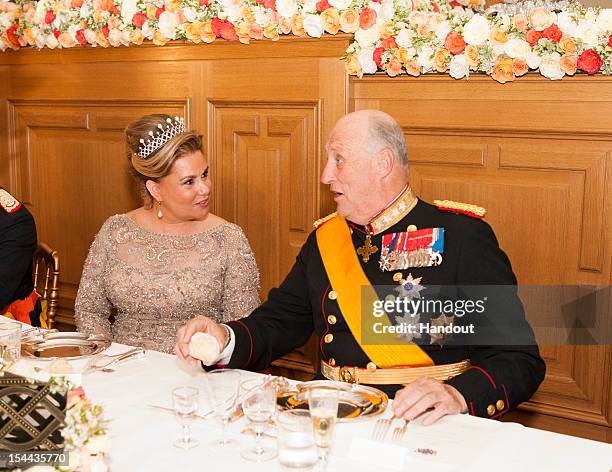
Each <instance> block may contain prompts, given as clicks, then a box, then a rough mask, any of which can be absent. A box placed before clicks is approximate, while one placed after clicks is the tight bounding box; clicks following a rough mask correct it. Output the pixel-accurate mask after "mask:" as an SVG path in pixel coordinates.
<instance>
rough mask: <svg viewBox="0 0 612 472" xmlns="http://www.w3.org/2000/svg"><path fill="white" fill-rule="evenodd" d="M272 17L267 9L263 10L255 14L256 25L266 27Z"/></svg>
mask: <svg viewBox="0 0 612 472" xmlns="http://www.w3.org/2000/svg"><path fill="white" fill-rule="evenodd" d="M270 19H271V15H270V12H269V11H268V10H266V9H263V8H262V9H261V10H258V11H256V12H255V23H257V24H258V25H259V26H266V25H267V24H268V23H270Z"/></svg>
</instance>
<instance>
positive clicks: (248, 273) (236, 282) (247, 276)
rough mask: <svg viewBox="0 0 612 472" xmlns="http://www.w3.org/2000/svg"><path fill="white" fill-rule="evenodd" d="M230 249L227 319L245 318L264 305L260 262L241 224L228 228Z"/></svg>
mask: <svg viewBox="0 0 612 472" xmlns="http://www.w3.org/2000/svg"><path fill="white" fill-rule="evenodd" d="M226 250H227V265H226V271H225V277H224V287H223V321H224V322H226V321H233V320H237V319H240V318H243V317H245V316H247V315H249V314H250V313H251V311H253V310H254V309H255V308H257V307H258V306H259V304H260V300H259V270H258V269H257V262H256V261H255V256H254V255H253V251H252V250H251V246H249V242H248V241H247V238H246V236H245V235H244V233H243V232H242V230H241V229H240V228H239V227H237V226H234V227H233V228H231V229H230V231H228V236H227V240H226Z"/></svg>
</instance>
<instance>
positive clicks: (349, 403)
mask: <svg viewBox="0 0 612 472" xmlns="http://www.w3.org/2000/svg"><path fill="white" fill-rule="evenodd" d="M317 387H334V388H337V389H338V390H340V392H339V394H338V421H340V422H347V421H356V420H362V419H368V418H372V417H374V416H378V415H380V414H381V413H382V412H383V411H385V409H386V408H387V403H388V402H389V398H388V397H387V394H386V393H384V392H382V391H380V390H378V389H377V388H374V387H369V386H367V385H358V384H348V383H344V382H332V381H329V380H314V381H312V382H303V383H300V384H297V385H296V386H295V388H293V389H291V390H286V391H280V392H278V393H277V394H276V403H277V405H278V406H279V408H281V409H285V410H297V409H300V410H308V390H309V389H311V388H317Z"/></svg>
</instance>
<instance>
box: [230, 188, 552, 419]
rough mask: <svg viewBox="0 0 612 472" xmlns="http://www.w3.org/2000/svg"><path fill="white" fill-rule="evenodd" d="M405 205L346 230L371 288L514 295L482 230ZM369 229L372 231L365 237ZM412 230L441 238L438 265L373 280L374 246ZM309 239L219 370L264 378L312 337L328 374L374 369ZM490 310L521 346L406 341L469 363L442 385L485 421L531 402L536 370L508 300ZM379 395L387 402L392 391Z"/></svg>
mask: <svg viewBox="0 0 612 472" xmlns="http://www.w3.org/2000/svg"><path fill="white" fill-rule="evenodd" d="M407 191H408V192H410V189H408V190H407ZM413 198H414V202H415V203H414V205H411V206H410V208H406V206H405V205H401V204H400V203H401V201H402V200H401V199H400V201H399V202H396V203H394V204H393V205H391V206H390V207H389V208H388V209H386V210H385V211H386V213H385V215H383V216H385V217H386V221H383V220H382V218H383V216H381V218H379V219H378V220H375V221H373V222H371V224H370V225H369V226H368V227H364V226H359V225H355V224H352V223H350V222H348V224H349V227H350V228H351V233H352V234H351V236H350V237H351V239H352V243H353V246H354V249H355V251H357V253H360V254H361V255H362V257H359V263H360V264H361V267H362V269H363V272H364V273H365V275H366V277H367V278H368V279H369V280H370V282H371V284H372V285H373V286H378V285H385V286H396V287H399V286H400V285H399V283H400V281H407V280H411V281H413V282H415V283H416V281H419V278H421V281H420V284H421V285H422V286H423V287H424V290H427V286H429V285H445V286H457V285H474V286H475V285H506V286H515V285H516V278H515V276H514V274H513V272H512V269H511V266H510V261H509V260H508V258H507V256H506V255H505V254H504V252H503V251H502V250H501V249H500V248H499V245H498V243H497V240H496V238H495V235H494V234H493V231H492V230H491V228H490V226H489V225H488V224H487V223H485V222H483V221H482V220H481V219H477V218H473V217H471V216H466V215H463V214H460V213H456V212H450V211H444V210H441V209H439V208H438V207H436V206H433V205H430V204H428V203H426V202H424V201H422V200H417V199H416V197H413ZM442 206H444V205H442ZM451 206H452V205H451ZM468 213H469V212H468ZM389 215H392V217H391V218H389ZM325 224H326V223H323V225H322V226H321V227H324V226H325ZM376 225H378V229H379V230H380V231H377V232H376V234H373V235H372V228H373V227H376ZM321 227H319V229H318V230H317V231H320V230H321ZM421 228H444V249H443V255H442V260H441V262H440V261H438V265H432V266H426V267H409V268H407V269H404V270H391V271H389V270H382V269H381V266H382V264H383V263H382V261H381V259H380V255H381V253H382V250H381V248H382V247H383V236H385V235H389V234H393V233H396V234H399V233H404V232H406V231H407V229H410V230H412V231H414V230H416V229H421ZM317 231H314V232H313V233H311V234H310V235H309V237H308V239H307V241H306V243H305V244H304V246H303V247H302V249H301V251H300V253H299V255H298V257H297V259H296V262H295V264H294V266H293V267H292V269H291V271H290V272H289V274H288V275H287V277H286V279H285V280H284V281H283V282H282V284H281V285H280V286H279V287H278V288H275V289H272V290H271V291H270V293H269V297H268V301H267V302H265V303H264V304H263V305H261V306H260V307H259V308H257V309H256V310H255V311H254V312H253V313H252V314H251V315H250V316H248V317H247V318H244V319H242V320H238V321H233V322H230V323H228V324H229V326H231V328H232V329H233V331H234V334H235V337H236V342H235V348H234V351H233V354H232V357H231V360H230V363H229V365H228V367H230V368H244V369H251V370H259V369H262V368H265V367H267V366H268V365H269V364H270V363H271V362H272V361H273V360H275V359H276V358H278V357H280V356H282V355H284V354H287V353H288V352H290V351H291V350H293V349H294V348H296V347H298V346H301V345H303V344H304V343H305V342H306V341H307V339H308V338H309V337H310V335H311V334H312V333H313V332H314V333H316V334H317V336H318V337H319V338H320V344H319V346H320V357H321V359H322V360H323V361H325V362H326V364H327V365H328V366H356V367H360V368H364V369H368V370H376V369H377V368H378V366H376V365H374V364H373V363H372V362H371V359H370V358H369V357H368V356H367V355H366V354H365V352H364V349H363V348H362V347H361V346H360V345H359V344H358V343H357V342H356V340H355V337H354V336H353V334H352V333H351V330H350V329H349V326H348V325H347V322H346V320H345V318H344V316H343V313H342V312H341V310H340V307H339V304H338V300H337V297H338V293H337V292H336V291H335V290H334V288H335V287H333V286H331V284H330V279H329V277H328V273H327V272H326V268H325V266H324V263H323V260H322V256H321V251H320V249H319V246H318V244H317V237H316V233H317ZM368 233H369V234H370V236H369V237H368V236H367V234H368ZM366 238H368V239H369V241H367V242H366ZM366 246H367V247H370V248H371V247H373V246H376V247H377V249H378V251H377V252H376V253H375V254H367V255H368V256H369V257H366V254H365V251H364V249H363V248H365V247H366ZM364 259H366V260H365V261H364ZM490 308H491V309H492V310H493V311H494V312H495V313H496V314H498V316H499V319H500V320H502V319H506V321H507V319H508V318H511V319H512V322H513V324H514V325H515V326H519V327H521V328H522V330H523V332H526V333H527V336H526V338H527V339H528V341H529V340H530V341H531V342H526V343H525V345H522V346H518V347H517V346H508V345H488V346H474V345H469V343H459V344H454V343H453V342H452V340H451V341H448V342H444V340H441V339H439V338H435V339H434V338H433V337H428V336H426V335H425V336H422V337H421V338H420V339H413V341H414V342H416V343H418V344H419V346H420V347H421V349H422V350H423V351H425V353H426V354H427V355H428V356H429V357H430V358H431V359H432V360H433V362H434V363H435V365H436V366H438V365H442V364H450V363H457V362H460V361H463V360H465V359H469V360H470V362H471V368H469V369H468V370H467V371H465V372H463V373H461V374H460V375H457V376H455V377H453V378H450V379H448V380H447V383H448V384H450V385H452V386H454V387H455V388H457V390H458V391H459V392H460V393H461V394H462V395H463V396H464V398H465V400H466V403H467V405H468V412H469V413H470V414H472V415H476V416H483V417H491V418H495V417H498V416H500V415H501V414H503V413H505V412H507V411H508V410H509V409H510V408H513V407H516V406H517V405H518V404H519V403H520V402H523V401H525V400H527V399H529V398H530V397H531V395H532V394H533V393H534V392H535V390H536V389H537V387H538V385H539V384H540V383H541V382H542V380H543V378H544V372H545V365H544V362H543V360H542V359H541V357H540V355H539V351H538V348H537V345H536V344H535V341H533V333H532V331H531V328H530V327H529V325H528V324H527V322H526V321H525V317H524V312H523V308H522V304H521V302H520V300H519V299H518V297H517V296H516V292H515V290H513V291H512V295H511V296H510V297H509V298H506V299H505V300H503V302H499V303H497V304H496V305H494V306H492V307H490ZM434 341H435V342H434ZM386 370H388V371H389V370H392V369H386ZM320 375H321V374H320V373H319V376H320ZM379 387H380V388H382V389H383V390H385V391H386V392H387V393H389V394H391V395H393V394H394V393H395V391H397V390H398V389H399V388H401V387H402V386H401V385H384V386H379Z"/></svg>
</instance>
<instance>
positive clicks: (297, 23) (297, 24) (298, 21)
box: [291, 13, 306, 36]
mask: <svg viewBox="0 0 612 472" xmlns="http://www.w3.org/2000/svg"><path fill="white" fill-rule="evenodd" d="M291 33H292V34H294V35H295V36H306V31H304V17H303V16H302V15H300V14H298V13H296V14H295V15H293V17H292V18H291Z"/></svg>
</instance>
